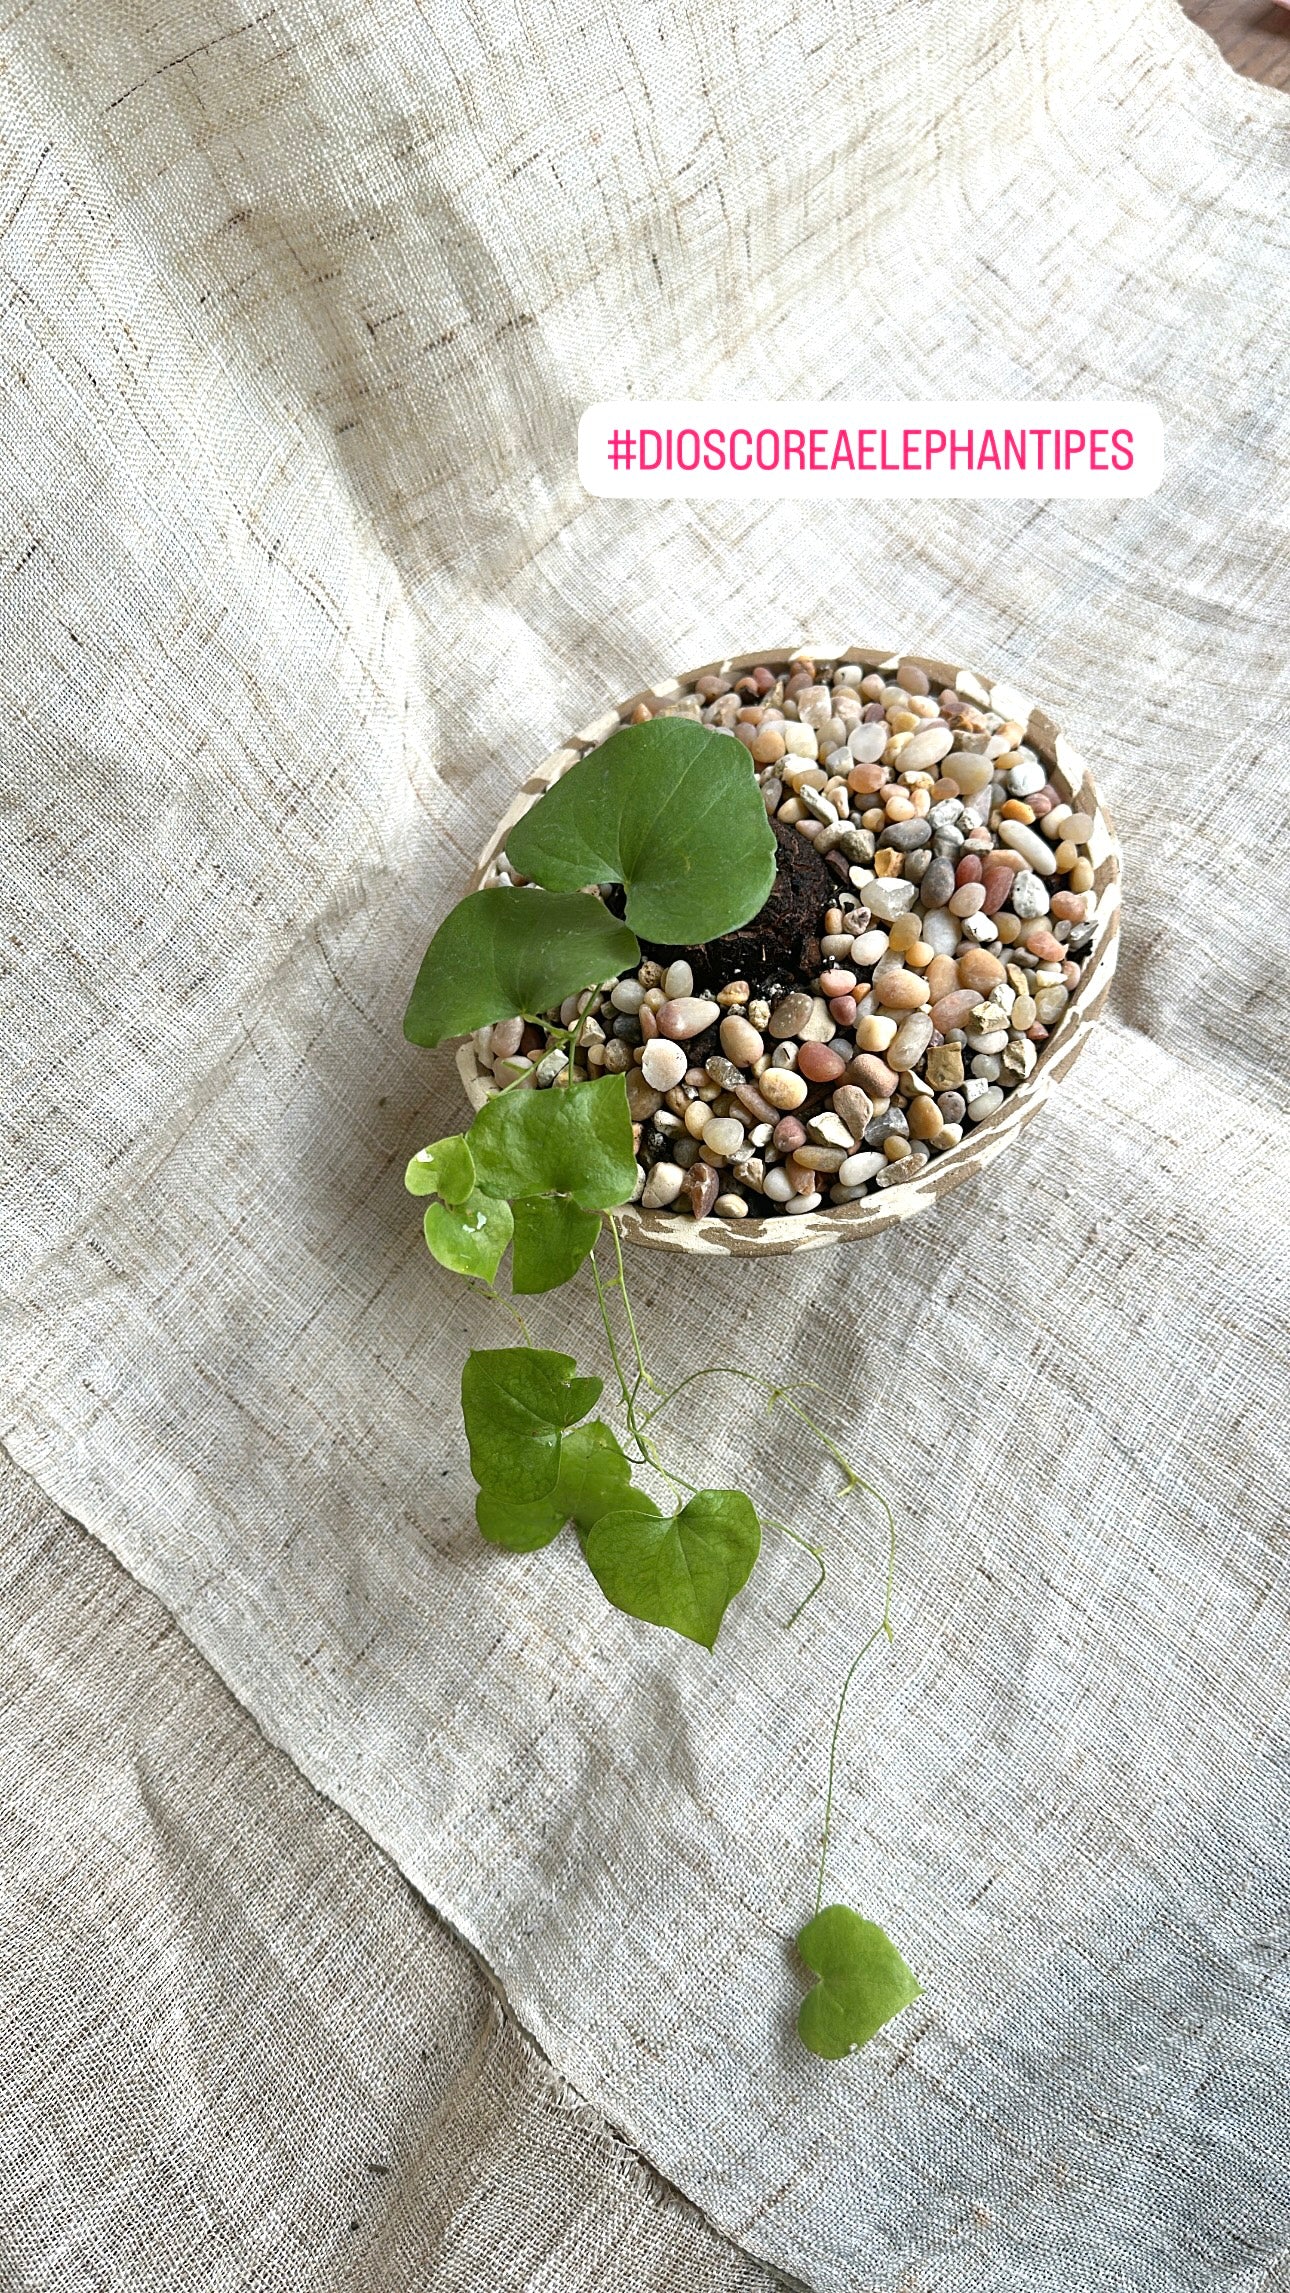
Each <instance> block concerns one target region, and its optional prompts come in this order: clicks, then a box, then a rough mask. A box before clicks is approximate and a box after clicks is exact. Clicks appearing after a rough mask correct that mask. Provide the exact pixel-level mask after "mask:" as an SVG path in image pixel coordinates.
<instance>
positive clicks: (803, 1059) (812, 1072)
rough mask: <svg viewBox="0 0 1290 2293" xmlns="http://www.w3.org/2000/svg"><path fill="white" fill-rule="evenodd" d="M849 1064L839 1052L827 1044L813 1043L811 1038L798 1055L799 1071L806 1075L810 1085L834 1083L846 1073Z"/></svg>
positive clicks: (800, 1073)
mask: <svg viewBox="0 0 1290 2293" xmlns="http://www.w3.org/2000/svg"><path fill="white" fill-rule="evenodd" d="M846 1068H847V1063H846V1060H845V1059H844V1058H842V1056H841V1055H840V1053H839V1052H837V1051H833V1050H831V1049H830V1048H829V1045H828V1044H827V1043H813V1042H812V1041H811V1040H810V1039H809V1038H808V1039H807V1041H806V1042H804V1043H803V1045H802V1048H801V1050H800V1051H799V1052H798V1054H797V1071H798V1073H799V1075H805V1077H806V1079H807V1081H808V1083H832V1082H836V1081H837V1080H838V1079H839V1077H841V1076H842V1075H844V1074H845V1073H846Z"/></svg>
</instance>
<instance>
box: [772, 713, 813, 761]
mask: <svg viewBox="0 0 1290 2293" xmlns="http://www.w3.org/2000/svg"><path fill="white" fill-rule="evenodd" d="M775 730H776V732H777V733H778V734H779V736H780V738H781V740H782V741H783V743H784V746H785V748H786V749H787V751H788V753H789V755H790V756H809V758H810V760H811V762H812V764H814V762H815V759H816V757H817V756H818V755H819V753H820V744H819V742H818V740H817V739H816V737H815V734H814V732H813V731H812V730H811V727H810V725H803V724H796V725H795V724H792V723H789V722H788V721H787V720H786V721H785V722H784V723H783V724H777V725H776V727H775Z"/></svg>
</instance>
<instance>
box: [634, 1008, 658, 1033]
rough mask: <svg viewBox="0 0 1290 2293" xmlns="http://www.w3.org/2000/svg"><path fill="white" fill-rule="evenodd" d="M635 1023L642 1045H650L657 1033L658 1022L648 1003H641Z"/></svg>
mask: <svg viewBox="0 0 1290 2293" xmlns="http://www.w3.org/2000/svg"><path fill="white" fill-rule="evenodd" d="M636 1023H637V1025H638V1027H639V1028H640V1031H641V1041H642V1043H652V1042H653V1040H654V1038H655V1036H656V1035H657V1033H658V1021H657V1019H656V1018H655V1016H654V1014H653V1012H652V1011H651V1010H650V1007H649V1005H648V1003H642V1005H641V1007H640V1010H639V1011H638V1012H637V1014H636Z"/></svg>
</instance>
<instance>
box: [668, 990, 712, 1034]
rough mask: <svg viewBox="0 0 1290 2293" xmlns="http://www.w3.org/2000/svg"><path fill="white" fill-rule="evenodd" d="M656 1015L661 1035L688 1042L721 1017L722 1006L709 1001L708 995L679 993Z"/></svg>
mask: <svg viewBox="0 0 1290 2293" xmlns="http://www.w3.org/2000/svg"><path fill="white" fill-rule="evenodd" d="M656 1016H657V1019H658V1029H659V1033H660V1035H667V1036H669V1037H670V1038H671V1039H672V1041H674V1042H677V1043H687V1042H689V1041H690V1039H691V1037H693V1036H695V1035H702V1033H703V1030H704V1028H705V1027H711V1026H712V1024H713V1022H714V1021H715V1020H717V1019H719V1018H720V1016H721V1008H720V1005H719V1004H716V1003H709V1002H708V1000H707V998H706V996H702V995H679V996H676V997H675V998H674V999H673V1000H672V1001H671V1002H669V1003H665V1004H663V1005H662V1007H661V1009H660V1010H659V1011H658V1013H657V1014H656Z"/></svg>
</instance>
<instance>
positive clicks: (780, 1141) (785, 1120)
mask: <svg viewBox="0 0 1290 2293" xmlns="http://www.w3.org/2000/svg"><path fill="white" fill-rule="evenodd" d="M774 1143H775V1145H776V1146H777V1147H778V1148H779V1151H780V1153H781V1154H791V1153H792V1151H793V1149H794V1147H800V1146H805V1145H806V1131H805V1129H804V1128H803V1126H802V1124H801V1123H799V1121H798V1119H797V1117H796V1115H782V1116H781V1117H780V1120H779V1121H778V1122H777V1123H776V1125H775V1134H774Z"/></svg>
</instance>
